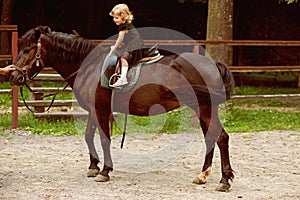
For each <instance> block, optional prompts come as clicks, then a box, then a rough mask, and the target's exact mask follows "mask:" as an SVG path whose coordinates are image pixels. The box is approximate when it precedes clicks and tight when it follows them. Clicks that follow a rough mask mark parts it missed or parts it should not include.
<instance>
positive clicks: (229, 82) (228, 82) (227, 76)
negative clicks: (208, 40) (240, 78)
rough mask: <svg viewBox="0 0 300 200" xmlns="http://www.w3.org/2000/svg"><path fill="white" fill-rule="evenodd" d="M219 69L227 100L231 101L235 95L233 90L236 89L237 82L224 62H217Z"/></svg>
mask: <svg viewBox="0 0 300 200" xmlns="http://www.w3.org/2000/svg"><path fill="white" fill-rule="evenodd" d="M216 65H217V68H218V70H219V72H220V74H221V76H222V79H223V82H224V86H225V90H226V99H227V100H228V99H230V97H231V95H232V94H233V89H234V87H235V82H234V78H233V75H232V73H231V72H230V70H229V69H228V67H227V66H226V65H225V64H224V63H222V62H216Z"/></svg>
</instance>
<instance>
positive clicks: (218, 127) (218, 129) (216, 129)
mask: <svg viewBox="0 0 300 200" xmlns="http://www.w3.org/2000/svg"><path fill="white" fill-rule="evenodd" d="M200 123H201V127H202V130H203V134H204V137H205V144H206V156H205V162H204V165H203V168H202V172H201V173H200V175H199V176H198V177H197V178H196V179H195V180H194V183H197V184H203V183H205V182H206V180H207V177H208V176H209V175H210V174H211V165H212V159H213V153H214V147H215V143H216V142H217V143H218V146H219V148H220V152H221V167H222V179H221V181H220V184H219V185H218V187H217V188H216V189H217V190H218V191H227V190H228V189H229V188H230V184H229V180H232V179H233V170H232V169H231V165H230V161H229V150H228V140H229V136H228V134H227V133H226V132H225V130H224V129H223V126H222V124H221V122H220V120H219V116H218V106H201V108H200Z"/></svg>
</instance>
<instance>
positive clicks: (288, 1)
mask: <svg viewBox="0 0 300 200" xmlns="http://www.w3.org/2000/svg"><path fill="white" fill-rule="evenodd" d="M278 2H279V3H286V4H291V3H298V0H278Z"/></svg>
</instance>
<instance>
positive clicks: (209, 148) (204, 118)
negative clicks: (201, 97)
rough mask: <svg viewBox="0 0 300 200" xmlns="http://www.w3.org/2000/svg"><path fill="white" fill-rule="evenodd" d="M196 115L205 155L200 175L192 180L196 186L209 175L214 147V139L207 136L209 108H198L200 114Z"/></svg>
mask: <svg viewBox="0 0 300 200" xmlns="http://www.w3.org/2000/svg"><path fill="white" fill-rule="evenodd" d="M197 113H198V118H199V120H200V125H201V128H202V132H203V134H204V139H205V145H206V153H205V161H204V164H203V167H202V171H201V173H200V174H199V175H198V176H197V177H196V178H195V179H194V181H193V182H194V183H196V184H205V183H206V181H207V178H208V177H209V176H210V175H211V169H212V159H213V156H214V146H215V142H216V139H215V138H214V137H212V134H209V133H208V131H209V124H210V119H211V110H210V106H207V107H206V106H202V107H201V108H200V114H199V112H197Z"/></svg>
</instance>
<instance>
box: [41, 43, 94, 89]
mask: <svg viewBox="0 0 300 200" xmlns="http://www.w3.org/2000/svg"><path fill="white" fill-rule="evenodd" d="M95 47H96V44H94V43H91V44H90V46H89V47H88V48H86V49H85V50H84V51H81V50H80V49H73V48H72V47H68V48H65V49H62V48H60V49H56V48H54V47H52V49H51V51H50V56H49V57H48V59H47V60H48V63H47V65H48V66H51V67H53V68H54V69H55V70H56V71H57V72H58V73H59V74H60V75H61V76H62V77H63V78H64V79H66V81H67V82H68V83H69V84H70V85H71V87H73V84H74V80H75V77H76V72H78V71H79V70H80V67H81V65H82V63H83V61H84V59H85V58H86V57H87V56H88V54H89V53H90V52H91V51H92V50H93V49H94V48H95ZM69 49H72V50H71V51H70V50H69Z"/></svg>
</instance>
